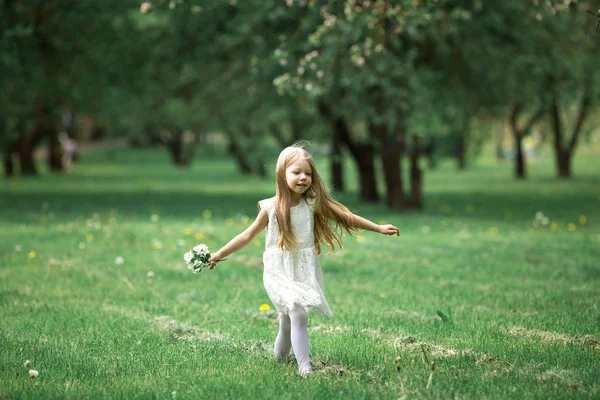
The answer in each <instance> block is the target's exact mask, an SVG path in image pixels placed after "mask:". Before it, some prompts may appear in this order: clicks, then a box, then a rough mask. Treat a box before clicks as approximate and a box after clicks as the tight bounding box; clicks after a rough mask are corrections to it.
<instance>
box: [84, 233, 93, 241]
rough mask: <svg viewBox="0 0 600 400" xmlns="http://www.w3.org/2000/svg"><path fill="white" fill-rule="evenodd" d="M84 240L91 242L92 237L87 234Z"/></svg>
mask: <svg viewBox="0 0 600 400" xmlns="http://www.w3.org/2000/svg"><path fill="white" fill-rule="evenodd" d="M85 240H87V241H88V242H91V241H92V240H94V235H92V234H91V233H88V234H87V235H85Z"/></svg>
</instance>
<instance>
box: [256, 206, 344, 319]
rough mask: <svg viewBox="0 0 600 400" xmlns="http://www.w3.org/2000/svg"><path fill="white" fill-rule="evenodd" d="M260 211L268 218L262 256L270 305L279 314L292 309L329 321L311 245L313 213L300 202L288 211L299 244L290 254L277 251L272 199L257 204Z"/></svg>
mask: <svg viewBox="0 0 600 400" xmlns="http://www.w3.org/2000/svg"><path fill="white" fill-rule="evenodd" d="M258 204H259V205H260V208H261V209H263V210H265V211H266V212H267V214H268V215H269V224H268V225H267V229H266V243H265V252H264V254H263V263H264V272H263V283H264V286H265V290H266V291H267V294H268V295H269V298H270V299H271V302H272V303H273V305H274V306H275V308H277V311H278V312H279V313H280V314H289V310H291V309H292V308H294V305H300V306H302V307H304V308H305V309H308V310H312V311H315V312H316V313H318V314H322V315H326V316H328V317H332V316H333V313H332V312H331V309H330V308H329V304H327V300H326V299H325V291H324V285H323V273H322V272H321V265H320V264H319V257H318V254H317V250H316V248H315V245H314V230H313V228H314V209H313V207H312V205H310V204H308V203H307V202H306V200H305V199H304V198H302V199H301V200H300V203H299V204H298V205H297V206H296V207H292V208H291V209H290V213H291V216H290V218H291V222H292V230H293V231H294V234H295V235H296V238H297V239H298V240H299V241H300V243H299V244H298V248H297V249H296V250H295V251H294V252H291V251H282V250H281V249H279V247H277V239H278V238H279V228H278V224H277V218H276V217H275V198H274V197H272V198H270V199H265V200H261V201H260V202H259V203H258Z"/></svg>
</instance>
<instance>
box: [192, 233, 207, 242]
mask: <svg viewBox="0 0 600 400" xmlns="http://www.w3.org/2000/svg"><path fill="white" fill-rule="evenodd" d="M204 236H205V235H204V232H197V233H196V234H195V235H194V237H195V238H196V239H197V240H202V239H204Z"/></svg>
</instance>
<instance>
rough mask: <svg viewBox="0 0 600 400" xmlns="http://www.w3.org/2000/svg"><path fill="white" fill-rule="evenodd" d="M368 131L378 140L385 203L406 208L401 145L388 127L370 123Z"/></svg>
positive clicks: (395, 207)
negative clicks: (389, 131) (390, 133)
mask: <svg viewBox="0 0 600 400" xmlns="http://www.w3.org/2000/svg"><path fill="white" fill-rule="evenodd" d="M369 131H370V132H371V135H372V136H373V137H376V138H378V139H379V141H380V154H381V162H382V164H383V175H384V181H385V187H386V204H387V206H388V207H390V208H392V209H396V210H402V209H405V208H407V204H406V199H405V197H404V189H403V184H402V181H403V179H402V163H401V155H402V152H403V150H404V149H403V145H402V144H401V143H399V142H398V140H397V138H396V137H395V135H389V133H388V128H387V127H386V126H385V125H382V124H371V125H370V126H369Z"/></svg>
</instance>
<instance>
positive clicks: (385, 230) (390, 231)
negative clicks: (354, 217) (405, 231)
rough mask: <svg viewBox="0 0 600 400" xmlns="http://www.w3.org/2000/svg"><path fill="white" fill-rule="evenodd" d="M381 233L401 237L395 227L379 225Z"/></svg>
mask: <svg viewBox="0 0 600 400" xmlns="http://www.w3.org/2000/svg"><path fill="white" fill-rule="evenodd" d="M379 233H383V234H384V235H396V236H400V231H399V230H398V228H396V227H395V226H394V225H389V224H387V225H379Z"/></svg>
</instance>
